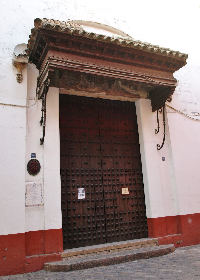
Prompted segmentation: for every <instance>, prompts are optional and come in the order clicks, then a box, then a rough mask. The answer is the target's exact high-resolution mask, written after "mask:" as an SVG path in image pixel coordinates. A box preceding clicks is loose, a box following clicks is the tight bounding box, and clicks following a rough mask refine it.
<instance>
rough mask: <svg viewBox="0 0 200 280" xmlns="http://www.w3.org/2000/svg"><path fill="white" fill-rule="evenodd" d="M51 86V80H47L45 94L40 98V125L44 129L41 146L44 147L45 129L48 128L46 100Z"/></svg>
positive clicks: (44, 88)
mask: <svg viewBox="0 0 200 280" xmlns="http://www.w3.org/2000/svg"><path fill="white" fill-rule="evenodd" d="M49 85H50V79H46V80H45V82H44V87H43V92H42V95H41V97H40V99H42V109H41V111H42V116H41V119H40V125H41V126H42V127H43V128H42V131H43V134H42V138H40V145H42V144H43V143H44V137H45V127H46V112H47V110H46V98H47V92H48V89H49Z"/></svg>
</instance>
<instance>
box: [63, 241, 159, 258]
mask: <svg viewBox="0 0 200 280" xmlns="http://www.w3.org/2000/svg"><path fill="white" fill-rule="evenodd" d="M152 246H158V238H141V239H134V240H126V241H119V242H112V243H105V244H100V245H92V246H86V247H79V248H73V249H67V250H65V251H64V252H63V253H62V255H61V256H62V258H69V257H74V256H82V255H86V254H100V253H105V252H115V251H120V250H130V249H136V248H142V247H152Z"/></svg>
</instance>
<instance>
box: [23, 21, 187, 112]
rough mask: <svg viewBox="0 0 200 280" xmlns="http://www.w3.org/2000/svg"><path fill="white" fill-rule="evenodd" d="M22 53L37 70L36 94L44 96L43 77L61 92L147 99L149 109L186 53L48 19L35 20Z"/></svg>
mask: <svg viewBox="0 0 200 280" xmlns="http://www.w3.org/2000/svg"><path fill="white" fill-rule="evenodd" d="M27 53H28V54H29V61H30V62H32V63H34V64H35V65H36V67H37V68H38V69H39V71H40V74H39V77H38V81H37V94H38V98H43V95H44V94H43V92H44V87H45V81H46V80H48V81H49V83H50V86H53V87H57V88H59V89H62V91H63V92H68V91H69V90H73V92H74V93H78V94H79V93H80V95H81V94H82V93H81V91H82V92H83V91H84V92H88V95H90V96H91V95H92V96H101V97H102V96H104V97H105V98H111V99H115V98H117V99H123V100H124V99H126V100H131V101H135V100H137V99H139V98H149V99H150V100H151V104H152V111H156V110H158V109H159V108H162V107H163V106H164V104H165V101H166V100H167V99H168V98H169V97H170V96H171V95H172V94H173V91H174V89H175V87H176V84H177V81H176V79H175V78H174V77H173V73H174V72H175V71H177V70H178V69H180V68H181V67H183V66H184V65H185V64H186V59H187V57H188V56H187V54H183V53H180V52H177V51H172V50H170V49H167V48H161V47H159V46H154V45H151V44H148V43H143V42H141V41H136V40H134V39H133V38H130V37H121V36H118V35H117V36H116V35H114V36H111V37H110V36H106V35H102V34H95V33H92V32H86V31H85V30H84V29H83V27H82V26H81V25H80V24H78V23H75V22H70V21H67V22H60V21H56V20H49V19H36V20H35V27H34V28H33V29H32V30H31V35H30V40H29V43H28V49H27ZM84 94H85V93H84ZM104 97H102V98H104Z"/></svg>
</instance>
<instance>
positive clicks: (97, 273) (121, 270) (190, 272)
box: [0, 245, 200, 280]
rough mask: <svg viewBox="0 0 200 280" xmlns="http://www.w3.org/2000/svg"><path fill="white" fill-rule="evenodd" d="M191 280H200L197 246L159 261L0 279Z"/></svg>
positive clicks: (176, 252)
mask: <svg viewBox="0 0 200 280" xmlns="http://www.w3.org/2000/svg"><path fill="white" fill-rule="evenodd" d="M14 279H15V280H18V279H19V280H29V279H34V280H44V279H45V280H46V279H49V280H63V279H67V280H88V279H92V280H113V279H114V280H117V279H120V280H151V279H153V280H156V279H164V280H177V279H180V280H193V279H195V280H196V279H200V245H195V246H188V247H182V248H178V249H176V250H175V252H174V253H171V254H169V255H165V256H162V257H157V258H152V259H145V260H138V261H134V262H127V263H122V264H117V265H110V266H104V267H96V268H91V269H84V270H78V271H72V272H46V271H43V270H40V271H38V272H33V273H27V274H20V275H12V276H1V277H0V280H14Z"/></svg>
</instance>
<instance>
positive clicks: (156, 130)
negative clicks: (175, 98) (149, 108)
mask: <svg viewBox="0 0 200 280" xmlns="http://www.w3.org/2000/svg"><path fill="white" fill-rule="evenodd" d="M160 110H161V112H163V130H164V132H163V142H162V144H161V145H160V144H157V150H158V151H159V150H161V149H162V147H163V146H164V143H165V105H164V106H163V108H162V109H160ZM157 123H158V129H155V133H156V134H157V133H158V132H159V128H160V127H159V118H158V110H157Z"/></svg>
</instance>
